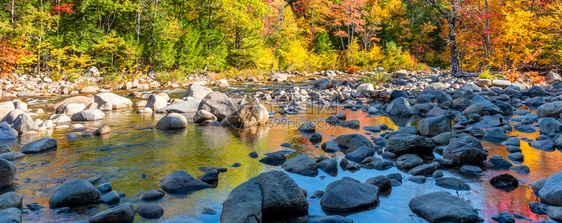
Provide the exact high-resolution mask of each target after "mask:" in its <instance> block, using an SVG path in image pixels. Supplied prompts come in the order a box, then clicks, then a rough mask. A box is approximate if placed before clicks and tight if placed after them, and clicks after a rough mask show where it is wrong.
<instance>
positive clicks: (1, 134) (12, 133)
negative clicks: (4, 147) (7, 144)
mask: <svg viewBox="0 0 562 223" xmlns="http://www.w3.org/2000/svg"><path fill="white" fill-rule="evenodd" d="M17 138H18V131H16V130H15V129H13V128H12V127H10V125H8V123H6V122H0V140H13V139H17Z"/></svg>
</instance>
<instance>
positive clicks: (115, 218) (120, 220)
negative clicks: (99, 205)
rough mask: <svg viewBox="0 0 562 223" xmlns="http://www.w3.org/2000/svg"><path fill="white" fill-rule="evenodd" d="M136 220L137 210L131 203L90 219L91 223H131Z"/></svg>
mask: <svg viewBox="0 0 562 223" xmlns="http://www.w3.org/2000/svg"><path fill="white" fill-rule="evenodd" d="M134 219H135V208H134V207H133V205H132V204H131V203H124V204H121V205H119V206H117V207H114V208H111V209H107V210H105V211H102V212H100V213H97V214H96V215H94V216H93V217H92V218H91V219H90V223H108V222H111V223H129V222H133V220H134Z"/></svg>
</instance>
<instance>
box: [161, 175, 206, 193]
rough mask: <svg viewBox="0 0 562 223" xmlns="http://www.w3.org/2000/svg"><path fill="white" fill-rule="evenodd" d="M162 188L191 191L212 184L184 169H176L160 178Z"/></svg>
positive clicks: (181, 191) (176, 191) (168, 190)
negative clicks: (196, 177)
mask: <svg viewBox="0 0 562 223" xmlns="http://www.w3.org/2000/svg"><path fill="white" fill-rule="evenodd" d="M159 186H160V188H162V190H164V191H166V192H168V193H175V194H177V193H180V194H181V193H190V192H194V191H198V190H203V189H206V188H210V187H211V185H209V184H207V183H205V182H203V181H200V180H198V179H195V178H194V177H192V176H191V175H190V174H189V173H187V172H185V171H183V170H176V171H174V172H173V173H171V174H169V175H168V176H165V177H164V178H162V180H160V183H159Z"/></svg>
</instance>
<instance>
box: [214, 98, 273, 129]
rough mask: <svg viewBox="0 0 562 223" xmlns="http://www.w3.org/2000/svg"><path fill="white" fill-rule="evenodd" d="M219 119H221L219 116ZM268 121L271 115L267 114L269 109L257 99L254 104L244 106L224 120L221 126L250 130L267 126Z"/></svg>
mask: <svg viewBox="0 0 562 223" xmlns="http://www.w3.org/2000/svg"><path fill="white" fill-rule="evenodd" d="M215 116H216V115H215ZM217 118H219V117H218V116H217ZM219 119H220V118H219ZM268 120H269V113H268V112H267V109H266V108H265V106H263V105H261V104H260V103H259V102H258V101H257V99H256V100H254V101H252V102H249V103H246V104H244V105H242V106H241V107H240V109H238V110H237V111H235V112H233V113H231V114H229V115H228V116H227V117H225V118H224V119H222V121H221V125H222V126H234V127H238V128H248V127H252V126H257V125H264V124H267V121H268Z"/></svg>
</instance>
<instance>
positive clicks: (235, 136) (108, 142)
mask: <svg viewBox="0 0 562 223" xmlns="http://www.w3.org/2000/svg"><path fill="white" fill-rule="evenodd" d="M256 89H261V88H256ZM233 91H234V90H233ZM170 93H171V94H172V97H178V96H179V95H174V94H181V92H180V91H172V92H170ZM335 113H345V114H346V115H347V120H353V119H357V120H359V121H360V123H361V128H360V129H350V128H344V127H341V126H331V125H322V126H320V127H319V128H317V132H318V133H320V134H322V136H323V142H325V141H328V140H331V139H333V138H335V137H337V136H339V135H342V134H350V133H360V134H366V135H367V136H368V137H369V135H378V134H376V133H370V132H367V131H365V130H363V127H365V126H377V125H380V124H386V125H387V126H388V127H389V128H391V129H398V127H399V126H402V127H403V126H409V125H414V124H415V122H416V120H417V119H416V118H413V119H411V118H410V119H402V118H395V117H390V118H389V117H383V116H377V117H370V116H368V114H367V113H366V112H364V111H351V110H347V109H341V108H338V110H313V109H309V110H307V111H306V112H304V113H302V114H298V115H289V116H281V115H279V114H275V115H274V116H275V117H276V118H278V119H286V120H288V121H289V122H287V124H286V125H282V124H279V125H269V126H262V127H256V128H251V129H247V130H239V129H235V128H224V127H220V126H216V125H205V126H202V125H193V124H190V125H188V128H186V129H184V130H179V131H161V130H156V129H154V128H152V127H153V126H154V125H155V123H156V122H157V121H158V120H159V119H160V118H161V117H163V115H162V114H155V115H139V114H136V113H135V111H134V110H124V111H113V112H106V118H105V119H104V120H103V121H98V122H82V123H81V124H83V125H84V126H86V127H100V126H102V125H109V126H110V127H111V134H110V135H108V136H106V137H95V136H91V137H79V138H77V139H75V140H68V139H67V138H66V133H70V132H72V130H70V129H65V130H55V131H51V132H43V133H39V134H38V135H36V136H28V137H24V138H20V139H19V140H15V141H9V142H6V143H8V144H9V145H10V147H11V148H12V150H18V149H19V147H20V146H21V145H22V144H24V143H26V142H29V141H32V140H34V139H36V138H42V137H54V138H56V139H57V140H58V142H59V149H58V150H57V151H50V152H47V153H42V154H35V155H29V156H26V157H25V158H23V159H21V160H17V161H15V162H14V163H15V164H16V166H17V167H18V173H17V175H16V177H17V180H16V187H15V190H16V191H17V192H19V193H21V194H23V195H24V196H25V199H24V204H31V203H34V202H37V203H39V204H40V205H42V206H48V199H49V196H50V194H51V192H52V190H53V188H54V187H55V186H58V185H60V184H61V183H62V182H65V181H68V180H70V179H75V178H84V179H86V178H90V177H94V176H101V180H100V181H99V182H111V183H112V184H113V188H114V190H116V191H118V192H124V193H125V194H127V196H126V197H125V198H124V199H123V200H122V202H132V203H133V204H134V205H138V204H140V203H142V202H141V201H139V200H140V197H141V195H142V193H143V192H144V191H147V190H152V189H158V181H159V180H160V179H161V178H163V177H164V176H166V175H167V174H169V173H171V172H173V171H175V170H178V169H181V170H185V171H187V172H188V173H190V174H192V175H193V176H195V177H197V176H199V175H200V174H202V172H200V171H199V170H197V168H198V167H201V166H215V167H227V166H229V165H231V164H233V163H235V162H238V163H241V164H242V166H240V167H237V168H229V170H228V171H227V172H225V173H221V175H220V179H219V182H218V185H217V188H214V189H207V190H202V191H198V192H195V193H193V194H190V195H187V196H172V195H166V196H165V197H164V198H163V199H162V200H159V201H156V202H155V203H157V204H159V205H161V206H163V207H164V209H165V214H164V217H163V218H170V217H174V216H180V215H186V216H190V217H193V218H196V219H199V220H201V221H203V222H218V219H219V216H218V215H202V214H201V211H202V210H203V208H205V207H211V208H214V209H216V210H219V211H220V210H221V208H222V207H221V206H222V202H223V201H224V200H225V199H226V197H227V196H228V194H229V192H230V191H231V190H232V189H233V188H234V187H236V186H238V185H239V184H241V183H242V182H245V181H247V180H248V179H250V178H251V177H254V176H257V175H259V174H260V173H262V172H264V171H268V170H272V169H278V167H271V166H267V165H264V164H262V163H260V162H258V159H252V158H250V157H248V154H249V153H250V152H252V151H256V152H258V154H260V158H261V157H263V154H264V153H268V152H273V151H280V150H294V151H295V152H294V153H292V154H290V155H289V157H293V156H295V155H298V154H307V155H309V156H319V155H328V156H334V157H337V158H341V157H342V154H341V153H336V154H334V155H329V154H326V153H324V152H323V151H322V150H321V149H320V148H319V146H318V144H317V145H313V144H312V143H310V142H309V141H308V138H309V137H310V135H309V134H303V133H301V132H299V131H297V130H296V127H298V125H299V124H302V123H304V122H308V121H315V122H319V123H321V122H322V121H324V120H325V119H326V118H328V117H329V116H330V115H333V114H335ZM186 117H187V119H188V120H191V118H192V114H186ZM509 135H510V136H517V137H519V138H529V139H536V137H538V136H539V133H538V132H535V133H521V132H517V131H515V130H514V131H513V132H511V133H509ZM283 143H291V144H292V145H293V147H291V148H284V147H281V146H280V145H281V144H283ZM483 145H484V147H486V149H487V150H488V151H489V154H490V156H492V155H500V156H502V157H504V158H505V157H506V156H507V155H509V153H508V152H507V151H506V149H505V148H506V146H503V145H501V144H495V143H491V142H488V141H483ZM521 150H522V153H523V154H524V156H525V161H524V162H523V163H522V164H524V165H528V166H529V168H530V170H531V173H529V174H526V175H525V174H518V173H515V172H513V171H507V170H498V171H485V172H484V173H483V174H482V175H478V176H473V175H465V174H462V173H460V172H459V171H457V170H445V171H443V172H444V174H445V176H446V177H456V178H461V179H463V180H465V181H467V182H468V183H469V184H470V186H471V188H472V190H471V191H463V192H458V193H457V192H456V191H452V190H447V189H444V188H440V187H437V186H435V181H434V180H433V179H431V178H428V179H427V182H426V183H425V184H421V185H420V184H417V183H413V182H410V181H407V180H404V181H403V185H402V186H399V187H395V188H393V189H392V192H391V193H390V194H389V195H386V196H381V201H380V205H379V206H378V207H376V208H374V209H370V210H367V211H361V212H354V213H349V216H348V217H349V218H351V219H353V220H355V222H372V221H375V220H376V221H379V222H425V221H423V220H421V219H420V218H419V217H417V216H416V215H414V214H413V213H412V212H411V211H410V209H409V207H408V203H409V201H410V200H411V199H412V198H413V197H415V196H417V195H421V194H425V193H429V192H433V191H443V190H445V191H449V192H451V193H452V194H458V196H460V197H461V198H463V199H465V200H467V201H469V202H470V203H471V204H472V205H474V206H475V207H476V208H478V209H480V210H481V211H480V213H481V216H482V217H484V218H485V219H489V218H490V216H492V215H494V214H497V213H498V212H501V211H508V212H519V213H521V214H523V215H525V216H527V217H529V218H531V219H533V220H539V219H545V218H546V217H545V216H538V215H535V214H532V213H531V212H530V210H529V208H528V204H529V203H530V202H531V201H535V200H537V198H536V197H535V195H534V194H533V193H532V190H531V187H530V186H528V185H526V184H530V183H532V182H534V181H535V180H537V179H541V178H545V177H548V176H550V175H552V174H554V173H557V172H559V171H561V164H562V156H561V154H560V152H559V151H554V152H547V151H542V150H537V149H534V148H532V147H530V146H529V144H528V143H527V142H525V141H521ZM338 173H339V174H338V175H337V176H330V175H327V174H326V173H323V172H322V171H320V174H319V175H318V176H316V177H305V176H300V175H295V174H290V176H291V177H293V179H295V180H296V181H297V183H298V184H299V186H300V187H302V188H304V189H305V190H307V191H308V193H309V194H312V193H313V192H314V191H316V190H324V189H325V187H326V186H327V185H328V184H329V183H331V182H333V181H335V180H338V179H341V178H342V177H344V176H348V177H352V178H355V179H357V180H360V181H362V182H364V181H366V180H367V179H368V178H370V177H374V176H377V175H381V174H388V173H402V174H403V175H404V176H407V175H406V174H405V173H403V172H401V171H399V170H397V169H396V168H391V169H388V170H384V171H378V170H368V169H361V170H359V171H358V172H355V173H350V172H348V171H343V170H341V169H339V171H338ZM502 173H509V174H512V175H514V176H515V177H517V178H518V179H519V180H520V183H521V184H520V186H519V187H518V188H517V189H516V190H514V191H511V192H509V193H508V192H504V191H501V190H498V189H496V188H494V187H492V186H491V185H490V184H489V183H488V180H489V179H490V178H492V177H494V176H497V175H499V174H502ZM142 174H144V175H146V178H142V177H141V175H142ZM324 177H325V178H324ZM319 202H320V200H319V199H309V203H310V210H309V213H310V214H317V215H325V214H331V213H325V212H324V211H323V210H322V209H321V208H320V205H319ZM107 208H108V207H107V206H106V205H104V204H100V205H97V206H93V207H91V208H89V209H85V210H82V211H79V212H72V213H65V214H54V213H53V211H52V210H50V209H49V208H43V209H41V210H39V211H29V213H28V214H25V215H24V221H25V222H77V221H85V220H87V219H88V218H89V217H90V216H92V215H93V214H95V213H97V212H99V211H101V210H104V209H107ZM135 222H145V220H143V219H141V218H140V217H139V216H137V217H136V218H135ZM146 222H148V221H146Z"/></svg>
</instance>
